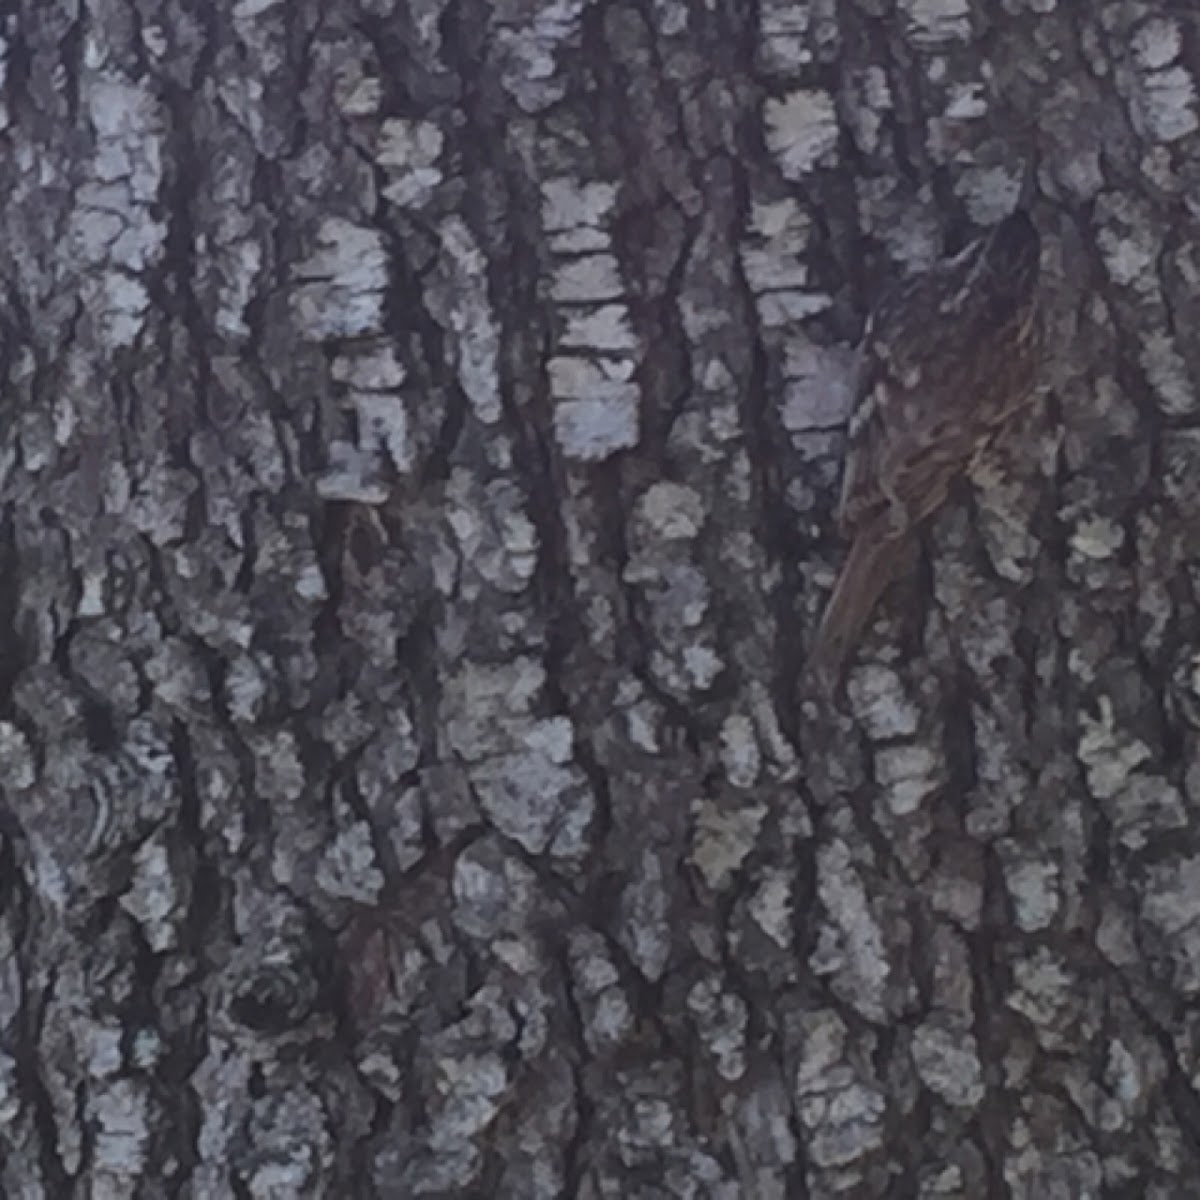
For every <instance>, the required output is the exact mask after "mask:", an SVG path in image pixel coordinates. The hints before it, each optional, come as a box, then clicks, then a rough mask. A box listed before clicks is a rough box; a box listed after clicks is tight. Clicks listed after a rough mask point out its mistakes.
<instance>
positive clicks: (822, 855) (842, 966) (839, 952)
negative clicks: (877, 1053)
mask: <svg viewBox="0 0 1200 1200" xmlns="http://www.w3.org/2000/svg"><path fill="white" fill-rule="evenodd" d="M817 895H818V896H819V897H820V900H821V903H822V904H823V905H824V907H825V911H826V912H827V913H828V914H829V920H828V922H827V923H825V924H824V925H823V926H822V927H821V932H820V938H819V941H818V944H817V947H816V949H815V950H814V951H813V953H812V954H811V955H810V957H809V964H810V966H811V967H812V970H813V972H814V973H815V974H817V975H822V976H824V975H832V976H834V987H835V989H836V991H837V992H838V994H839V996H840V997H841V998H842V999H843V1000H844V1001H845V1002H846V1003H847V1004H850V1005H852V1006H853V1007H854V1008H855V1009H857V1010H858V1011H859V1012H860V1013H862V1015H863V1016H865V1017H866V1018H867V1019H868V1020H870V1021H882V1020H883V1019H884V1018H885V1014H886V1011H887V1010H886V1005H885V1003H884V992H885V989H886V986H887V980H888V975H889V968H888V961H887V956H886V953H885V949H884V938H883V931H882V929H880V927H879V923H878V921H876V919H875V917H874V914H873V913H872V912H871V906H870V901H869V898H868V896H867V891H866V888H865V887H864V886H863V882H862V879H861V878H860V876H859V874H858V872H857V871H856V870H855V868H854V865H853V861H852V858H851V854H850V850H849V848H848V847H847V846H846V844H845V842H843V841H840V840H839V841H835V842H833V843H832V844H831V845H829V846H826V847H823V848H822V849H821V851H820V852H819V854H818V856H817Z"/></svg>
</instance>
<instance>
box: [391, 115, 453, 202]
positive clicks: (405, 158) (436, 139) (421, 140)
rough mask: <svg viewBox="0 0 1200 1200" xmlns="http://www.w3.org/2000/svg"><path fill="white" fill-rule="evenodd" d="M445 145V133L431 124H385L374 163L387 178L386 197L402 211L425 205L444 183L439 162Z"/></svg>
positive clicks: (393, 120) (397, 121) (402, 121)
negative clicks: (381, 168) (382, 170)
mask: <svg viewBox="0 0 1200 1200" xmlns="http://www.w3.org/2000/svg"><path fill="white" fill-rule="evenodd" d="M444 143H445V136H444V134H443V133H442V131H441V130H440V129H439V128H438V127H437V126H436V125H435V124H434V123H433V122H432V121H410V120H405V119H403V118H400V117H392V118H390V119H388V120H386V121H384V123H383V127H382V128H381V129H380V131H379V142H378V144H377V146H376V147H375V161H376V162H378V163H379V165H380V166H381V167H383V169H384V171H385V172H386V173H387V177H388V178H387V183H385V184H384V187H383V195H384V198H385V199H387V200H389V201H390V202H391V203H392V204H395V205H397V206H398V207H400V208H421V207H423V206H424V205H426V204H427V203H428V202H429V201H430V200H431V199H432V198H433V194H434V192H435V190H436V189H437V187H438V186H439V185H440V184H441V182H442V178H443V173H442V169H441V167H440V166H439V165H438V160H439V159H440V158H441V156H442V149H443V146H444Z"/></svg>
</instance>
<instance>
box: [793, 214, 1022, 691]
mask: <svg viewBox="0 0 1200 1200" xmlns="http://www.w3.org/2000/svg"><path fill="white" fill-rule="evenodd" d="M1040 254H1041V240H1040V238H1039V237H1038V232H1037V229H1036V228H1035V227H1034V224H1033V222H1032V221H1031V220H1030V218H1029V216H1028V215H1027V214H1026V213H1024V212H1022V211H1018V212H1015V213H1013V214H1012V215H1011V216H1009V217H1006V218H1005V219H1004V220H1003V221H1001V222H1000V223H999V224H998V225H996V226H995V227H994V228H993V229H992V230H990V231H989V232H988V233H987V234H986V235H985V236H984V237H982V238H980V239H978V240H977V241H975V242H972V243H971V244H970V245H969V246H967V247H966V248H965V249H964V250H963V251H962V252H961V253H959V254H957V255H956V256H955V257H953V258H949V259H945V260H943V261H942V262H939V263H937V264H936V265H935V266H934V267H932V268H931V269H930V270H928V271H926V272H925V273H923V274H921V275H917V276H914V277H913V278H912V279H910V280H907V281H905V282H904V283H902V284H900V285H899V286H897V287H896V288H895V289H894V290H893V291H891V292H890V293H889V294H888V295H885V296H884V297H883V299H882V300H881V301H880V303H879V305H878V306H877V307H876V309H875V311H874V312H873V313H872V314H871V316H870V318H869V319H868V321H867V324H866V328H865V329H864V331H863V341H862V348H861V351H860V356H859V365H858V375H857V379H856V385H855V395H856V407H855V410H854V412H853V414H852V415H851V417H850V423H849V427H848V430H847V448H846V467H845V474H844V476H843V481H842V498H841V504H840V508H839V512H838V525H839V529H840V532H841V533H842V536H843V537H845V538H847V539H849V540H850V541H851V546H850V552H849V554H848V555H847V556H846V560H845V562H844V563H843V564H842V569H841V571H840V573H839V574H838V578H837V582H836V583H835V585H834V588H833V594H832V595H831V596H830V599H829V603H828V606H827V607H826V609H825V616H824V618H823V620H822V622H821V627H820V630H819V631H818V633H817V638H816V642H815V644H814V647H813V650H812V652H811V654H810V656H809V667H810V670H812V671H813V672H814V673H815V674H816V675H817V676H818V677H819V678H822V679H824V680H825V681H826V682H827V683H832V684H833V685H834V686H836V684H837V683H838V682H839V681H840V678H841V674H842V670H843V667H844V664H845V662H846V658H847V656H848V654H849V652H850V650H851V649H852V648H853V646H854V643H855V641H856V640H857V638H858V636H859V634H860V632H861V630H862V628H863V626H864V625H865V624H866V622H867V619H868V618H869V617H870V615H871V612H872V610H873V609H874V607H875V603H876V601H877V600H878V599H879V596H880V595H881V593H882V592H883V590H884V588H885V587H886V586H887V584H888V583H889V582H890V580H891V578H892V575H893V574H894V573H895V570H896V568H897V564H898V562H899V561H900V559H901V558H902V557H903V556H904V553H905V550H906V548H907V546H908V545H910V544H911V541H912V535H913V534H914V532H915V530H916V528H917V526H919V525H920V523H921V522H922V521H924V520H925V518H927V517H928V516H930V515H931V514H932V513H933V512H934V511H935V510H936V509H937V508H939V507H940V506H941V504H942V503H943V502H944V501H945V499H946V497H947V495H948V494H949V491H950V486H951V484H952V483H953V482H954V480H955V479H956V478H958V477H959V476H961V475H963V474H965V473H966V471H967V469H968V467H969V466H970V465H971V462H972V460H973V459H974V458H975V457H976V455H978V454H979V452H980V451H981V450H983V449H984V448H985V447H986V446H987V445H988V443H989V442H990V441H991V440H992V438H993V437H994V436H995V435H996V433H997V432H998V431H999V430H1001V429H1002V428H1003V426H1004V425H1005V424H1006V423H1007V422H1008V420H1009V419H1010V418H1011V417H1012V416H1014V415H1015V414H1016V413H1017V412H1018V411H1019V410H1020V409H1021V408H1023V407H1024V406H1025V405H1026V404H1027V403H1028V402H1029V401H1030V400H1031V399H1032V398H1033V395H1034V383H1035V377H1036V374H1037V366H1038V360H1039V357H1040V349H1041V322H1040V320H1039V318H1038V312H1037V281H1038V260H1039V258H1040Z"/></svg>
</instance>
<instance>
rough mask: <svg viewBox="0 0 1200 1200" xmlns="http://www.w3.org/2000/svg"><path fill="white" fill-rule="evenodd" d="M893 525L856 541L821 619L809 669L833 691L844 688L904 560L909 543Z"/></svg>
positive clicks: (879, 526)
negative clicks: (849, 666) (853, 655)
mask: <svg viewBox="0 0 1200 1200" xmlns="http://www.w3.org/2000/svg"><path fill="white" fill-rule="evenodd" d="M889 521H890V518H889V517H888V516H886V515H885V516H884V518H883V519H882V520H881V521H880V522H877V523H874V524H872V525H868V526H867V527H866V528H865V529H862V530H860V531H859V532H858V534H857V535H856V536H855V539H854V542H853V543H852V544H851V546H850V553H849V554H848V555H847V556H846V561H845V562H844V563H843V564H842V569H841V571H840V572H839V573H838V577H837V582H836V583H835V584H834V586H833V593H832V595H830V597H829V603H828V604H827V605H826V608H825V615H824V617H822V618H821V627H820V629H819V630H818V631H817V636H816V640H815V641H814V643H813V647H812V650H811V652H810V653H809V656H808V664H807V670H808V673H809V676H810V678H813V679H815V680H817V681H819V682H820V683H821V684H822V685H823V687H824V688H828V690H829V691H830V692H833V691H835V690H836V689H837V688H839V687H840V685H841V681H842V673H843V671H844V670H845V667H846V660H847V657H848V655H849V654H850V651H851V650H853V649H854V646H855V643H856V642H857V641H858V639H859V636H860V635H861V634H862V630H863V627H864V626H865V625H866V623H867V621H868V620H869V618H870V616H871V613H872V611H873V610H874V608H875V605H876V603H877V602H878V600H879V597H880V595H882V593H883V590H884V588H886V587H887V585H888V584H889V583H890V582H891V580H892V577H893V576H894V575H895V573H896V567H897V564H898V563H899V562H900V560H901V559H902V558H903V556H904V553H905V549H906V546H907V542H908V539H907V538H905V537H904V536H902V535H897V534H895V533H893V532H892V530H891V528H890V526H889V524H888V523H887V522H889Z"/></svg>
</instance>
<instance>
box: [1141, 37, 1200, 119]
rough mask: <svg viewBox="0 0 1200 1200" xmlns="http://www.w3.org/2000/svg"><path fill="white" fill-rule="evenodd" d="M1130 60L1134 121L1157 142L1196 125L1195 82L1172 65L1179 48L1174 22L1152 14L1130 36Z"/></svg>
mask: <svg viewBox="0 0 1200 1200" xmlns="http://www.w3.org/2000/svg"><path fill="white" fill-rule="evenodd" d="M1131 48H1132V51H1133V59H1134V63H1135V64H1136V67H1137V70H1138V83H1139V88H1138V90H1137V92H1136V93H1135V95H1134V97H1133V98H1132V102H1131V115H1132V117H1133V120H1134V122H1135V124H1136V125H1137V126H1138V127H1139V128H1141V129H1142V130H1143V131H1144V132H1146V133H1147V134H1148V135H1149V136H1150V137H1151V138H1153V139H1155V140H1156V141H1159V142H1175V141H1178V140H1179V139H1180V138H1184V137H1187V136H1188V135H1189V134H1192V133H1195V132H1196V130H1197V129H1198V128H1200V120H1198V119H1197V115H1196V81H1195V77H1194V76H1193V74H1192V73H1190V72H1189V71H1188V69H1187V67H1186V66H1184V65H1183V64H1178V65H1173V64H1176V62H1177V60H1178V58H1179V56H1180V53H1181V51H1182V48H1183V36H1182V32H1181V30H1180V28H1179V24H1178V22H1176V21H1175V20H1173V19H1172V18H1169V17H1154V18H1151V19H1150V20H1148V21H1146V22H1144V23H1143V24H1142V25H1141V26H1140V27H1139V28H1138V30H1137V32H1136V33H1135V34H1134V36H1133V40H1132V43H1131Z"/></svg>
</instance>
